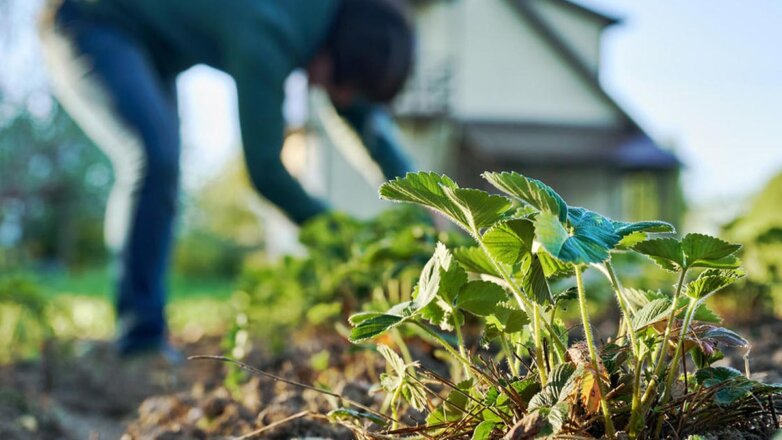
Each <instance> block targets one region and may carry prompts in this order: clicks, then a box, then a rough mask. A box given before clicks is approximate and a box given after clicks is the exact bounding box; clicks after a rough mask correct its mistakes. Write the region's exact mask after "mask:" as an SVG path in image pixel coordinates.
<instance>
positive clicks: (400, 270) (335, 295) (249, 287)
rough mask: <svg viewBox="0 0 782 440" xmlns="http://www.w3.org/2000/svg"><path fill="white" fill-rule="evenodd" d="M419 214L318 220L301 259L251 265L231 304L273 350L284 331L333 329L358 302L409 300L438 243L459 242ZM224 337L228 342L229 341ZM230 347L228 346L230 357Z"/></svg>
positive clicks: (308, 230)
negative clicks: (306, 327) (326, 326)
mask: <svg viewBox="0 0 782 440" xmlns="http://www.w3.org/2000/svg"><path fill="white" fill-rule="evenodd" d="M430 223H431V222H430V217H429V216H428V215H426V213H425V212H423V210H421V209H414V208H412V207H407V208H406V209H395V210H389V211H387V212H384V213H382V214H381V215H379V216H378V217H376V218H373V219H371V220H366V221H362V220H357V219H354V218H351V217H349V216H346V215H344V214H339V213H337V214H330V215H325V216H321V217H319V218H316V219H314V220H313V221H311V222H309V223H308V224H306V225H305V226H304V227H303V228H302V231H301V234H300V240H301V242H302V244H303V245H304V247H305V250H306V254H305V255H303V256H300V257H294V256H287V257H284V258H282V259H280V260H278V261H271V262H266V263H264V264H263V265H260V266H255V267H250V268H248V269H247V270H245V272H244V273H243V275H242V278H241V280H240V283H239V284H240V288H239V293H238V294H237V296H236V297H235V298H234V301H233V302H234V303H235V304H236V305H237V310H236V312H237V314H241V315H243V316H245V317H246V318H247V323H246V327H248V329H247V330H248V331H252V332H255V333H259V334H265V335H276V336H274V339H273V340H271V341H269V342H271V345H272V346H273V348H281V347H282V346H283V345H284V344H285V343H286V342H287V339H285V335H286V334H287V331H286V330H290V329H292V328H293V327H299V326H301V323H302V322H303V321H305V322H307V323H308V324H310V325H311V326H318V325H322V324H330V323H334V322H335V321H337V320H341V319H342V315H341V314H342V313H347V314H349V313H352V312H353V311H356V310H358V309H357V307H358V302H357V301H358V300H361V301H362V302H366V301H368V300H370V299H371V298H378V297H379V298H380V299H382V301H380V304H378V307H384V306H386V305H387V301H399V300H400V298H405V297H409V296H410V293H411V290H412V284H413V280H414V279H415V277H416V275H417V273H418V271H420V270H421V267H423V265H424V264H425V263H426V261H427V259H428V258H429V255H430V253H431V251H430V249H431V247H432V246H434V245H435V243H437V242H438V241H444V242H446V243H455V242H457V241H459V240H462V241H464V238H460V237H458V236H457V235H456V234H449V233H440V232H438V231H436V230H435V228H434V227H432V225H431V224H430ZM229 339H230V338H229ZM233 348H234V347H233V343H232V342H231V341H227V345H226V352H227V353H229V354H230V352H231V351H232V350H233Z"/></svg>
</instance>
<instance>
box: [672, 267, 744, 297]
mask: <svg viewBox="0 0 782 440" xmlns="http://www.w3.org/2000/svg"><path fill="white" fill-rule="evenodd" d="M743 276H744V273H743V272H742V271H741V270H720V269H707V270H705V271H703V272H701V274H700V275H698V278H696V279H695V280H693V281H691V282H690V283H689V284H687V287H686V290H685V293H686V294H687V296H689V297H690V298H693V299H696V300H703V299H705V298H707V297H708V296H710V295H712V294H714V293H716V292H717V291H718V290H720V289H723V288H725V287H727V286H729V285H731V284H733V283H735V282H736V281H737V280H739V279H741V278H742V277H743Z"/></svg>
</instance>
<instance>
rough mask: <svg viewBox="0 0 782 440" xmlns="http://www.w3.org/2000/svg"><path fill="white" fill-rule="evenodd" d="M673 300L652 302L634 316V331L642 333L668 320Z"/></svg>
mask: <svg viewBox="0 0 782 440" xmlns="http://www.w3.org/2000/svg"><path fill="white" fill-rule="evenodd" d="M670 310H671V300H669V299H667V298H660V299H655V300H653V301H650V302H649V303H647V304H646V305H645V306H643V307H642V308H641V309H640V310H638V311H637V312H635V315H633V319H632V323H633V330H635V331H640V330H641V329H643V328H645V327H648V326H650V325H652V324H656V323H658V322H660V321H663V320H666V319H668V315H669V314H670Z"/></svg>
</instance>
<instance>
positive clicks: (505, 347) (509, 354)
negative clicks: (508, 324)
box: [500, 334, 519, 377]
mask: <svg viewBox="0 0 782 440" xmlns="http://www.w3.org/2000/svg"><path fill="white" fill-rule="evenodd" d="M500 344H501V345H502V351H504V352H505V357H506V358H507V361H508V368H510V372H511V374H513V376H514V377H518V376H519V365H518V363H517V362H516V358H515V356H513V351H511V349H510V344H509V343H508V340H507V339H506V338H505V335H502V334H501V335H500Z"/></svg>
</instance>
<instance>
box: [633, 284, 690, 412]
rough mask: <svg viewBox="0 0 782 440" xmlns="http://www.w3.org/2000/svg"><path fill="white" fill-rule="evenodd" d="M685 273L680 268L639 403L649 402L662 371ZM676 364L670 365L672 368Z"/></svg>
mask: <svg viewBox="0 0 782 440" xmlns="http://www.w3.org/2000/svg"><path fill="white" fill-rule="evenodd" d="M685 275H687V269H682V271H681V274H680V275H679V283H678V284H677V286H676V292H675V293H674V294H673V302H672V304H671V313H670V315H669V316H668V324H667V325H666V326H665V334H664V335H663V343H662V345H661V346H660V354H659V355H658V356H657V361H656V362H655V365H654V371H653V374H652V379H651V380H650V381H649V385H648V386H647V387H646V391H645V392H644V395H643V397H642V398H641V404H642V405H646V404H648V403H649V399H650V398H651V397H652V394H653V393H654V389H655V388H656V387H657V382H658V378H659V377H660V374H661V373H662V367H663V365H664V364H663V361H664V360H665V352H666V348H667V347H668V341H669V340H670V339H671V331H672V330H673V322H674V321H675V320H676V304H677V303H678V302H679V296H680V295H681V293H682V287H683V286H684V277H685ZM674 367H676V366H672V367H671V368H674ZM644 412H645V411H644Z"/></svg>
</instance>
